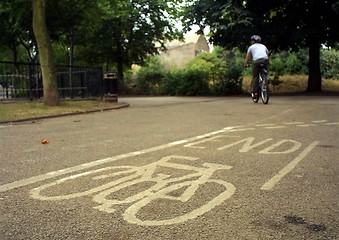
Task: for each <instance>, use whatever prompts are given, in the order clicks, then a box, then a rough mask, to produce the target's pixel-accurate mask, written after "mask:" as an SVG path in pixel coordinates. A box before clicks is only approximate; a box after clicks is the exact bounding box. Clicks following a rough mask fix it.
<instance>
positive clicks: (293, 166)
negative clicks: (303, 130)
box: [260, 141, 319, 191]
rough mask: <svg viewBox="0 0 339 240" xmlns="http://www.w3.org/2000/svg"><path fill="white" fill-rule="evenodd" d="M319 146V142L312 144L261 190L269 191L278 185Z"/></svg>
mask: <svg viewBox="0 0 339 240" xmlns="http://www.w3.org/2000/svg"><path fill="white" fill-rule="evenodd" d="M317 144H319V142H317V141H316V142H313V143H311V144H310V145H309V146H308V147H307V148H306V149H305V150H304V151H302V152H301V153H300V154H299V155H298V156H297V157H296V158H295V159H293V160H292V161H291V162H290V163H289V164H287V165H286V166H285V167H284V168H283V169H281V170H280V172H278V173H277V174H276V175H275V176H273V177H272V178H271V179H270V180H269V181H267V182H266V183H265V184H264V185H263V186H262V187H261V188H260V189H261V190H266V191H269V190H271V189H272V188H273V187H274V186H275V184H277V183H278V182H279V181H280V180H281V179H282V178H283V177H284V176H285V175H286V174H288V173H289V172H291V171H292V170H293V169H294V168H295V167H296V166H297V165H298V164H299V162H300V161H301V160H303V158H304V157H305V156H306V155H307V154H308V153H309V152H311V151H312V149H313V148H314V147H315V146H316V145H317Z"/></svg>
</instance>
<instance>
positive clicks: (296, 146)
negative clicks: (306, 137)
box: [259, 139, 301, 154]
mask: <svg viewBox="0 0 339 240" xmlns="http://www.w3.org/2000/svg"><path fill="white" fill-rule="evenodd" d="M285 143H292V144H293V146H292V147H290V148H289V149H286V150H285V151H281V152H273V151H272V150H273V149H275V148H277V147H279V146H281V145H283V144H285ZM300 147H301V143H300V142H297V141H294V140H289V139H284V140H281V141H279V142H277V143H275V144H273V145H272V146H270V147H268V148H265V149H264V150H262V151H260V152H259V153H261V154H288V153H292V152H295V151H297V150H298V149H299V148H300Z"/></svg>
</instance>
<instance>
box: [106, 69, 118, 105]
mask: <svg viewBox="0 0 339 240" xmlns="http://www.w3.org/2000/svg"><path fill="white" fill-rule="evenodd" d="M118 80H119V78H118V72H117V71H112V72H104V101H107V102H117V101H118Z"/></svg>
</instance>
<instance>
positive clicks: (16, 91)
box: [0, 61, 103, 100]
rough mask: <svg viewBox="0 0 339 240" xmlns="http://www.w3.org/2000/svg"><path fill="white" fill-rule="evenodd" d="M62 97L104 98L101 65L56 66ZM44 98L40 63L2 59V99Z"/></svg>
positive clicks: (0, 64) (0, 84)
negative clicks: (4, 60)
mask: <svg viewBox="0 0 339 240" xmlns="http://www.w3.org/2000/svg"><path fill="white" fill-rule="evenodd" d="M56 72H57V74H56V75H57V84H58V89H59V96H60V97H61V98H83V99H86V98H90V97H103V70H102V68H101V67H87V66H65V65H56ZM41 97H43V81H42V74H41V69H40V65H39V64H36V63H14V62H3V61H0V100H6V99H22V98H24V99H25V98H26V99H27V98H28V99H30V100H33V99H35V98H41Z"/></svg>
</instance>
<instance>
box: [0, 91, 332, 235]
mask: <svg viewBox="0 0 339 240" xmlns="http://www.w3.org/2000/svg"><path fill="white" fill-rule="evenodd" d="M338 100H339V97H338V96H279V97H272V98H271V99H270V103H269V104H268V105H264V104H262V103H257V104H254V103H252V102H251V99H250V98H248V97H219V98H213V97H147V98H143V97H140V98H120V99H119V102H121V103H128V106H129V107H126V108H120V109H116V110H111V111H103V112H96V113H91V114H80V115H71V116H63V117H57V118H50V119H39V120H34V121H26V122H20V123H11V124H8V123H7V124H0V146H1V152H0V162H1V168H0V171H1V172H0V174H1V175H0V176H1V178H0V203H1V205H0V239H109V240H110V239H251V240H252V239H284V240H285V239H286V240H287V239H311V240H313V239H314V240H315V239H317V240H318V239H339V237H338V236H339V201H338V199H339V187H338V184H339V165H338V155H339V151H338V147H339V141H338V133H339V101H338ZM42 140H47V142H45V143H44V142H42Z"/></svg>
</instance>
